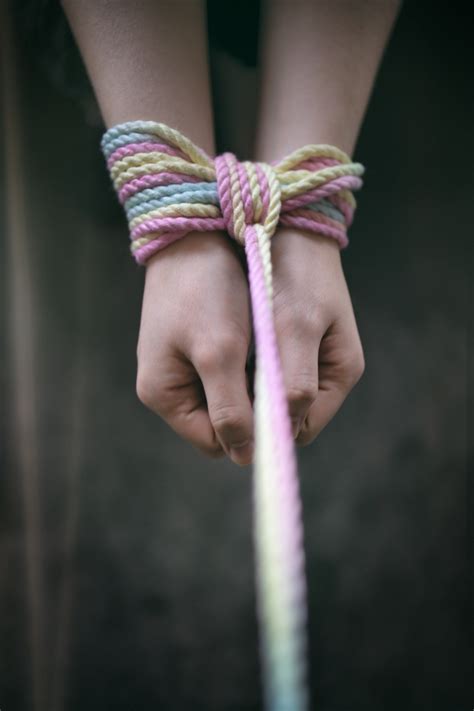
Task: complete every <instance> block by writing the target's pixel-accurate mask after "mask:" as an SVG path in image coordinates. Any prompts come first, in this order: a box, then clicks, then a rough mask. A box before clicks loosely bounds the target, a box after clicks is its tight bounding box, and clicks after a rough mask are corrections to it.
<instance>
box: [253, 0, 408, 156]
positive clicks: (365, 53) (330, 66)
mask: <svg viewBox="0 0 474 711" xmlns="http://www.w3.org/2000/svg"><path fill="white" fill-rule="evenodd" d="M399 7H400V1H399V0H299V1H298V2H291V1H290V0H264V2H263V16H262V30H261V61H262V74H261V87H262V91H261V101H260V107H259V125H258V135H257V145H256V153H257V158H258V159H259V160H266V161H271V160H275V159H277V158H281V157H283V156H284V155H285V154H287V153H288V152H290V151H292V150H294V149H296V148H299V147H300V146H301V145H303V144H306V143H330V144H333V145H336V146H338V147H339V148H341V149H342V150H344V151H346V152H347V153H348V154H349V155H351V154H352V152H353V149H354V146H355V143H356V140H357V136H358V133H359V129H360V126H361V123H362V119H363V117H364V114H365V110H366V108H367V104H368V101H369V98H370V94H371V91H372V87H373V83H374V80H375V76H376V73H377V69H378V66H379V64H380V60H381V57H382V54H383V51H384V49H385V45H386V43H387V40H388V37H389V35H390V32H391V29H392V27H393V24H394V21H395V18H396V16H397V12H398V10H399Z"/></svg>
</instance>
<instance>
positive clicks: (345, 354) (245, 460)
mask: <svg viewBox="0 0 474 711" xmlns="http://www.w3.org/2000/svg"><path fill="white" fill-rule="evenodd" d="M272 262H273V281H274V317H275V327H276V335H277V341H278V347H279V351H280V356H281V361H282V367H283V376H284V381H285V387H286V391H287V396H288V402H289V410H290V416H291V420H292V425H293V435H294V437H295V440H296V442H297V443H298V444H301V445H305V444H308V443H309V442H311V441H312V440H313V439H314V438H315V437H316V436H317V435H318V434H319V433H320V432H321V430H322V429H323V427H324V426H325V425H326V424H327V423H328V422H329V421H330V420H331V418H332V417H333V416H334V415H335V413H336V412H337V410H338V409H339V407H340V406H341V404H342V402H343V401H344V399H345V398H346V396H347V395H348V393H349V392H350V390H351V389H352V387H353V386H354V385H355V384H356V383H357V381H358V380H359V378H360V377H361V375H362V373H363V370H364V356H363V351H362V346H361V342H360V338H359V334H358V330H357V325H356V321H355V317H354V312H353V309H352V304H351V299H350V296H349V291H348V288H347V284H346V280H345V278H344V273H343V270H342V264H341V258H340V252H339V247H338V245H337V244H336V242H335V241H334V240H331V239H330V238H327V237H324V236H319V235H314V234H311V233H309V232H305V231H304V230H294V229H290V228H284V227H279V228H278V229H277V232H276V234H275V235H274V236H273V238H272ZM250 343H251V314H250V302H249V290H248V283H247V279H246V275H245V270H244V266H243V263H242V260H241V258H240V256H239V253H238V248H237V246H236V245H235V243H233V242H232V241H231V239H230V238H229V237H228V236H227V235H225V234H224V233H218V232H209V233H202V232H200V233H191V234H188V235H187V236H186V237H184V238H183V239H182V240H179V241H178V242H175V243H174V244H172V245H170V246H169V247H167V248H166V249H165V250H163V251H161V252H158V253H157V254H155V255H154V256H153V257H152V258H151V259H150V261H149V262H148V264H147V267H146V279H145V289H144V295H143V305H142V316H141V325H140V334H139V339H138V348H137V358H138V372H137V393H138V397H139V398H140V400H141V401H142V402H143V403H144V404H145V405H146V406H147V407H149V408H150V409H151V410H153V411H154V412H156V413H157V414H158V415H160V416H161V417H163V418H164V420H165V421H166V422H167V423H168V424H169V425H170V426H171V427H172V428H173V429H174V430H175V431H176V432H177V433H178V434H179V435H181V436H182V437H184V438H185V439H187V440H189V442H191V443H192V444H193V445H194V446H196V447H198V448H199V449H200V450H202V451H204V452H205V453H207V454H209V455H211V456H215V457H218V456H222V455H223V454H227V455H228V456H230V457H231V459H232V460H233V461H234V462H235V463H237V464H240V465H246V464H249V463H250V462H251V460H252V454H253V441H252V433H253V411H252V396H251V380H252V374H250V376H249V374H248V373H247V371H246V365H247V356H248V352H249V346H250Z"/></svg>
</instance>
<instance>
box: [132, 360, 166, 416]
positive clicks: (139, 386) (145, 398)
mask: <svg viewBox="0 0 474 711" xmlns="http://www.w3.org/2000/svg"><path fill="white" fill-rule="evenodd" d="M136 393H137V397H138V399H139V400H140V402H141V403H142V404H143V405H145V407H148V408H149V409H150V410H156V409H157V404H158V402H159V399H160V389H159V387H158V385H157V383H156V380H155V379H152V378H151V377H150V375H149V374H148V373H147V372H144V371H141V370H139V371H138V373H137V380H136Z"/></svg>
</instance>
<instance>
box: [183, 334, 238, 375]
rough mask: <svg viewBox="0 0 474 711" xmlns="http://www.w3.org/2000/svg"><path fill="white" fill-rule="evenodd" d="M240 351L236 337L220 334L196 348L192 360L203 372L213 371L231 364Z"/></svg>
mask: <svg viewBox="0 0 474 711" xmlns="http://www.w3.org/2000/svg"><path fill="white" fill-rule="evenodd" d="M241 350H242V346H241V344H240V339H239V338H238V337H237V336H235V335H234V334H233V333H221V334H220V335H219V336H216V337H213V338H212V339H211V338H210V339H208V340H207V341H204V342H202V343H200V344H199V345H198V346H196V348H195V349H194V353H193V357H192V360H193V362H194V364H195V365H196V367H197V368H198V369H199V370H202V371H203V372H206V371H215V370H218V369H221V368H223V367H224V366H226V365H229V363H231V362H233V361H234V360H235V358H236V357H237V355H238V354H239V353H240V352H241Z"/></svg>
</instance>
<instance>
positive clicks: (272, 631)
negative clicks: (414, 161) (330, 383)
mask: <svg viewBox="0 0 474 711" xmlns="http://www.w3.org/2000/svg"><path fill="white" fill-rule="evenodd" d="M101 147H102V151H103V153H104V155H105V157H106V160H107V165H108V168H109V171H110V175H111V178H112V180H113V183H114V186H115V189H116V191H117V194H118V197H119V200H120V202H121V203H122V205H123V207H124V209H125V212H126V214H127V218H128V221H129V227H130V238H131V251H132V253H133V256H134V258H135V259H136V261H137V262H138V263H139V264H145V263H146V262H147V260H148V259H149V258H150V257H151V255H153V254H154V253H155V252H157V251H158V250H160V249H164V248H165V247H166V246H167V245H169V244H171V243H172V242H174V241H175V240H177V239H180V238H181V237H183V236H184V235H186V234H187V233H188V232H190V231H194V230H200V231H203V230H206V231H208V230H226V231H227V232H228V233H229V234H230V235H231V236H232V237H233V238H234V239H236V240H237V242H239V243H240V244H241V245H243V246H244V248H245V254H246V258H247V263H248V276H249V284H250V295H251V302H252V314H253V329H254V335H255V343H256V375H255V401H254V412H255V462H254V478H253V482H254V483H253V486H254V544H255V550H256V583H257V608H258V617H259V624H260V646H261V659H262V666H263V681H264V694H265V705H266V708H267V709H269V710H271V711H305V710H306V709H308V708H309V696H308V690H307V688H308V685H307V668H306V664H307V663H306V651H307V639H306V583H305V574H304V550H303V531H302V519H301V502H300V498H299V487H298V477H297V468H296V455H295V450H294V445H293V439H292V435H291V425H290V418H289V414H288V403H287V400H286V396H285V390H284V384H283V376H282V369H281V365H280V359H279V355H278V349H277V342H276V336H275V328H274V323H273V310H272V264H271V254H270V243H271V242H270V241H271V237H272V235H273V234H274V233H275V230H276V228H277V226H278V224H281V225H286V226H290V227H298V228H304V229H308V230H311V231H312V232H315V233H318V234H322V235H326V236H328V237H331V238H333V239H335V240H336V241H337V242H338V244H339V246H340V248H344V247H346V246H347V244H348V239H347V228H348V227H349V226H350V225H351V223H352V220H353V216H354V210H355V208H356V202H355V199H354V196H353V195H352V191H354V190H358V189H360V188H361V187H362V180H361V176H362V175H363V173H364V167H363V166H362V165H361V164H360V163H352V162H351V160H350V158H349V157H348V156H347V155H346V154H345V153H343V152H342V151H340V150H339V149H338V148H336V147H335V146H330V145H308V146H304V147H303V148H300V149H298V150H296V151H294V152H293V153H291V154H290V155H288V156H287V157H286V158H284V159H283V160H281V161H279V162H275V163H273V164H268V163H257V162H255V163H254V162H249V161H243V162H239V161H238V160H237V158H236V157H235V156H234V155H233V154H232V153H224V154H222V155H219V156H217V157H216V158H211V157H210V156H208V155H207V154H206V153H205V152H204V151H203V150H201V149H200V148H199V147H198V146H196V145H195V144H194V143H192V141H190V140H189V139H188V138H186V137H185V136H184V135H183V134H181V133H180V132H179V131H176V130H174V129H172V128H170V127H169V126H166V125H164V124H160V123H155V122H153V121H132V122H127V123H123V124H118V125H116V126H113V127H112V128H110V129H109V130H108V131H106V132H105V134H104V136H103V138H102V141H101Z"/></svg>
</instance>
